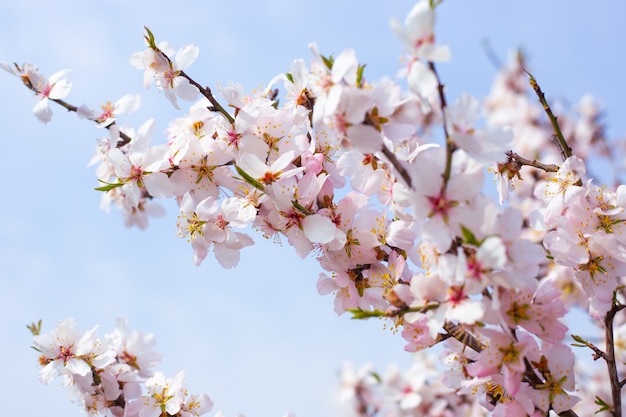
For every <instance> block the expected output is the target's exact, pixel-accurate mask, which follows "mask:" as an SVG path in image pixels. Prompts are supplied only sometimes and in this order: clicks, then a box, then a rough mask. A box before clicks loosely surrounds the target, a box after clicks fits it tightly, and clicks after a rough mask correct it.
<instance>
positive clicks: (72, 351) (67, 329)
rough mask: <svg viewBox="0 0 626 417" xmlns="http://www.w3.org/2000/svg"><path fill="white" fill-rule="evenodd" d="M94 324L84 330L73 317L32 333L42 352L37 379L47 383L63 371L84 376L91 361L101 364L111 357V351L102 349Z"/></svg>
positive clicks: (105, 363)
mask: <svg viewBox="0 0 626 417" xmlns="http://www.w3.org/2000/svg"><path fill="white" fill-rule="evenodd" d="M97 328H98V327H97V326H96V327H94V328H93V329H91V330H89V331H88V332H86V333H83V332H81V331H80V330H79V329H78V325H77V323H76V321H75V320H74V319H65V320H62V321H61V322H59V323H58V324H57V326H56V328H55V330H54V331H53V332H52V333H49V334H43V335H38V336H35V338H34V339H33V343H34V345H35V348H36V349H37V350H38V351H39V352H41V359H40V363H41V364H42V365H43V369H42V370H41V371H40V372H39V379H40V380H41V382H43V383H44V384H49V383H50V382H52V380H54V378H56V377H57V376H58V375H59V374H61V373H62V372H64V373H67V374H69V375H78V376H87V375H88V374H89V373H90V372H91V365H90V364H92V365H94V366H99V367H104V366H106V365H107V364H109V363H111V362H112V361H113V358H112V357H111V354H110V352H106V351H101V350H102V349H101V348H100V347H99V342H98V339H97V337H96V334H95V332H96V329H97Z"/></svg>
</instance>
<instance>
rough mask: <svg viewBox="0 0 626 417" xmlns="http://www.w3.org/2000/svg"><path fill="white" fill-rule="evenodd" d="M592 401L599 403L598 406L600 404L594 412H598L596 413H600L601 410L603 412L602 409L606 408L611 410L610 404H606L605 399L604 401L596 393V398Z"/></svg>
mask: <svg viewBox="0 0 626 417" xmlns="http://www.w3.org/2000/svg"><path fill="white" fill-rule="evenodd" d="M594 402H595V403H596V404H597V405H599V406H600V408H599V409H598V410H597V411H596V412H595V413H594V414H598V413H601V412H603V411H608V410H611V406H610V405H608V404H607V403H606V401H604V400H603V399H602V398H600V397H598V396H597V395H596V400H595V401H594Z"/></svg>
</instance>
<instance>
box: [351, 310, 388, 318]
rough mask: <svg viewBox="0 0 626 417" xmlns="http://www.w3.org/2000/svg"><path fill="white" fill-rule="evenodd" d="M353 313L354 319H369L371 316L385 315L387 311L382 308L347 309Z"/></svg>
mask: <svg viewBox="0 0 626 417" xmlns="http://www.w3.org/2000/svg"><path fill="white" fill-rule="evenodd" d="M346 311H347V312H348V313H352V319H353V320H363V319H369V318H370V317H384V316H385V312H384V311H380V310H361V309H360V308H349V309H347V310H346Z"/></svg>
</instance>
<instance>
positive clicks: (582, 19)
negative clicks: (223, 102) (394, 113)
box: [0, 0, 626, 417]
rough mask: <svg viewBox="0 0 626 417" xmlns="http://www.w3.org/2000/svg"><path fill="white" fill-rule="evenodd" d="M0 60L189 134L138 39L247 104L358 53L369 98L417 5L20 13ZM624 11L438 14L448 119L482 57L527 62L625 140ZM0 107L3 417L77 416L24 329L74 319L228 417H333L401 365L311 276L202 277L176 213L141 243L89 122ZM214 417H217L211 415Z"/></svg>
mask: <svg viewBox="0 0 626 417" xmlns="http://www.w3.org/2000/svg"><path fill="white" fill-rule="evenodd" d="M0 3H1V5H2V13H0V61H3V62H14V61H15V62H17V63H20V64H21V63H32V64H35V65H37V66H38V67H39V68H40V69H41V70H42V72H44V73H45V74H47V75H51V74H52V73H54V72H56V71H57V70H60V69H64V68H70V69H72V70H73V71H72V73H71V74H70V78H71V80H72V81H73V84H74V86H73V90H72V92H71V94H70V96H69V98H68V101H70V102H72V103H74V104H77V105H80V104H82V103H86V104H88V105H90V106H91V107H92V108H95V107H97V106H99V105H100V104H102V103H103V102H105V101H107V100H116V99H117V98H119V97H121V96H122V95H124V94H126V93H139V94H142V96H143V107H142V109H141V110H140V111H139V112H137V113H136V114H135V115H133V116H132V117H129V118H126V119H123V122H124V121H126V122H127V123H128V124H133V125H134V126H135V127H138V126H139V124H140V123H141V122H143V121H144V120H146V119H147V118H149V117H156V118H157V122H158V127H159V130H160V131H161V132H162V131H163V130H164V129H165V128H166V127H167V122H168V121H169V120H170V119H172V118H174V117H177V116H178V115H180V113H177V112H176V111H175V109H173V107H172V106H171V104H170V103H169V102H168V101H167V100H165V98H164V97H163V95H162V94H159V93H158V92H157V91H156V90H155V89H154V88H151V89H150V90H148V91H146V90H144V89H143V86H142V73H141V72H139V71H137V70H135V69H134V68H132V67H131V66H130V65H129V64H128V59H129V57H130V55H131V54H132V53H133V52H135V51H138V50H141V49H143V40H142V31H143V26H144V25H146V26H149V27H150V28H151V30H152V31H153V33H154V34H155V36H156V37H157V39H158V40H168V41H170V42H171V43H172V44H174V46H176V47H179V46H182V45H184V44H187V43H193V44H195V45H197V46H199V47H200V57H199V59H198V61H197V62H196V63H195V64H194V65H193V66H192V67H190V69H189V71H188V73H190V74H191V75H192V76H194V77H195V78H196V79H197V80H198V81H201V82H202V83H203V84H207V85H209V86H214V82H215V81H220V82H221V83H223V84H224V83H226V82H227V81H228V80H234V81H238V82H241V83H242V84H244V86H245V87H246V89H252V88H255V87H258V86H260V85H262V84H264V83H266V82H267V81H269V80H270V79H271V78H272V77H273V76H274V75H276V74H277V73H279V72H283V71H286V70H287V69H288V66H289V63H290V62H291V61H292V60H293V59H295V58H299V57H302V58H305V59H307V60H308V59H309V58H310V56H311V55H310V52H309V50H308V48H307V44H308V43H309V42H311V41H316V42H317V43H318V45H319V48H320V50H321V51H322V52H323V53H326V54H328V53H339V52H341V51H342V50H343V49H344V48H346V47H353V48H355V50H356V53H357V56H358V57H359V59H360V61H361V62H363V63H367V69H366V73H365V75H366V77H367V78H368V79H370V80H376V79H380V78H382V77H383V76H389V77H392V76H393V75H394V73H395V72H396V70H397V69H398V68H399V65H400V64H399V58H400V56H401V54H402V46H401V45H400V43H399V42H398V41H397V40H395V39H394V37H393V35H392V34H391V31H390V30H389V29H388V19H389V17H391V16H396V17H399V18H403V17H404V15H405V14H406V13H407V12H408V11H409V10H410V8H411V6H412V4H413V3H412V2H409V1H406V0H388V1H385V2H370V1H362V0H361V1H357V0H343V1H341V2H338V1H328V0H317V1H315V2H297V1H295V2H294V1H292V2H289V1H287V0H257V1H254V2H253V1H242V2H217V1H214V0H206V1H199V0H198V1H189V0H183V1H179V2H176V3H174V2H171V3H169V4H168V3H165V2H160V1H144V0H138V1H133V2H128V1H123V0H107V1H105V0H99V1H88V2H85V1H83V2H78V1H70V0H59V1H56V2H54V5H51V4H50V3H48V2H43V1H41V0H35V1H34V2H14V1H10V2H9V1H8V0H0ZM625 15H626V5H625V4H624V3H622V2H619V1H616V0H615V1H607V2H595V3H594V7H591V6H590V4H589V2H578V1H575V2H572V1H565V0H561V1H551V2H544V1H526V2H502V1H496V0H489V1H481V2H453V1H447V2H444V4H443V5H442V6H441V8H440V14H439V21H438V23H439V25H438V27H439V30H438V40H439V42H441V43H446V44H448V45H449V46H450V48H451V50H452V62H451V63H449V64H443V65H441V66H440V74H441V76H442V78H443V80H444V83H445V84H446V88H447V94H448V100H449V101H453V100H454V99H455V98H456V97H457V96H458V95H459V94H460V93H461V92H469V93H471V94H474V95H476V96H478V97H483V96H484V95H485V94H486V93H487V92H488V91H489V87H490V84H491V80H492V78H493V76H494V74H495V70H494V68H493V65H492V64H491V63H490V62H489V60H488V59H487V57H486V55H485V53H484V49H483V47H482V42H483V41H484V40H485V39H487V40H488V41H489V43H490V44H491V47H492V48H493V50H494V51H495V53H496V54H498V55H499V56H500V57H501V58H502V59H506V56H507V53H508V51H509V50H511V49H512V48H515V47H518V46H522V47H523V48H524V49H525V50H526V51H527V53H528V55H529V57H530V65H531V70H532V71H533V73H534V75H535V77H536V78H537V79H538V81H539V83H540V85H541V86H542V87H543V89H544V91H545V92H546V93H547V94H548V96H549V97H550V96H551V97H559V98H567V99H569V100H571V101H577V100H578V99H579V98H580V97H581V96H582V95H583V94H585V93H587V92H591V93H593V94H594V96H595V97H597V98H598V99H599V100H600V102H601V103H603V105H604V107H605V109H606V111H607V114H608V118H607V120H608V121H609V132H610V133H611V135H612V136H614V137H624V135H625V134H626V121H625V120H624V118H623V117H621V116H622V115H621V113H622V112H623V109H624V108H626V88H625V87H624V82H623V78H622V77H623V74H625V73H626V61H625V60H624V56H623V41H624V39H626V27H625V26H624V25H623V21H622V20H623V16H625ZM0 91H2V93H3V94H2V96H3V98H4V105H3V106H2V110H3V111H2V112H0V126H2V128H3V136H4V139H3V142H2V143H3V145H2V146H3V155H4V157H3V161H2V167H3V174H4V176H3V179H2V184H3V191H4V192H3V197H2V201H3V202H4V203H3V204H2V205H0V280H1V281H2V284H3V286H2V290H1V291H0V313H1V314H0V320H1V323H2V329H3V343H2V348H0V352H2V354H3V355H2V356H3V357H4V359H5V360H4V370H5V377H4V378H2V381H1V382H0V391H1V392H2V393H3V396H4V397H5V398H8V399H10V400H9V401H5V402H4V405H3V410H2V411H3V414H5V415H21V416H24V417H30V416H39V415H42V414H43V413H46V414H47V415H66V416H71V415H79V411H78V410H77V408H76V407H75V406H74V405H72V404H69V402H68V400H67V394H66V393H65V391H64V390H63V389H62V388H60V387H59V384H58V383H57V384H54V385H53V386H49V387H45V386H42V385H41V384H40V383H39V381H38V380H37V372H38V368H37V366H36V354H35V352H34V351H31V350H30V349H29V348H28V346H30V336H29V334H28V332H27V330H26V329H25V327H24V326H25V324H27V323H29V322H31V321H33V320H38V319H43V320H44V327H45V329H47V330H50V329H52V328H53V327H54V325H55V324H56V322H57V321H59V320H61V319H63V318H65V317H75V318H76V319H77V320H78V321H79V324H80V325H81V326H82V327H83V328H84V329H88V328H91V327H92V326H93V325H95V324H101V325H102V329H101V330H102V332H108V331H110V330H112V329H113V326H114V321H115V318H116V317H118V316H126V317H128V318H129V320H130V324H131V326H132V327H133V328H136V329H140V330H143V331H148V332H154V333H156V335H157V338H158V340H159V344H158V350H159V351H160V352H161V353H163V355H164V357H165V361H164V362H163V364H162V366H161V369H162V370H163V371H164V372H165V373H166V374H168V375H172V376H173V375H174V374H175V372H177V371H178V370H181V369H184V370H185V371H186V372H187V379H188V388H189V390H190V392H192V393H193V392H197V393H201V392H204V393H207V394H209V395H210V396H211V397H212V399H213V400H214V401H215V403H216V409H215V410H218V409H222V410H223V411H224V412H225V414H226V415H227V416H228V417H234V416H235V415H236V413H237V412H242V413H245V414H246V415H248V416H255V415H256V416H268V417H271V416H276V417H280V416H282V415H283V413H284V412H285V411H287V410H291V411H293V412H295V413H296V414H297V415H298V416H300V417H317V416H332V415H339V414H333V411H332V410H335V409H336V407H334V406H333V399H332V398H333V395H334V394H333V393H334V388H335V387H336V386H337V385H338V379H337V377H336V376H337V370H338V369H339V367H340V365H341V363H342V361H343V360H346V359H351V360H353V361H355V362H356V363H357V364H362V363H364V362H372V363H375V364H376V365H377V366H378V367H379V369H382V368H383V367H384V366H385V365H386V364H387V363H390V362H397V363H400V364H404V365H408V363H409V362H410V356H409V355H408V354H407V353H405V352H403V351H402V346H403V343H402V340H401V338H400V336H399V335H394V334H392V333H391V332H390V331H388V330H383V329H382V323H381V322H377V321H370V322H353V321H351V320H349V319H348V318H347V317H340V318H338V317H337V316H336V315H335V313H334V312H333V311H332V298H331V297H320V296H318V295H317V293H316V290H315V282H316V279H317V276H318V273H319V268H318V267H317V265H316V263H315V261H314V259H306V260H304V261H302V260H300V259H298V258H297V257H296V256H295V255H294V253H293V250H292V249H291V248H289V247H287V246H282V247H280V246H277V245H275V244H273V243H271V242H267V241H264V240H263V239H262V238H261V237H260V236H254V237H255V240H256V242H257V244H256V246H254V247H252V248H248V250H245V251H244V252H243V253H242V261H241V263H240V265H239V267H238V268H236V269H235V270H229V271H226V270H223V269H222V268H221V267H220V266H219V265H218V264H217V262H215V261H214V260H213V259H212V257H211V256H209V257H208V258H207V260H206V261H205V263H204V264H203V265H202V266H201V267H194V266H193V264H192V251H191V249H190V248H189V247H188V246H187V244H186V242H185V241H183V240H181V239H179V238H177V237H176V235H175V218H176V214H177V213H176V209H175V206H174V204H172V203H168V204H166V208H167V210H168V214H167V216H166V217H165V218H164V219H161V220H157V221H153V222H152V224H151V227H150V228H149V229H148V230H146V231H139V230H136V229H126V228H125V227H124V225H123V223H122V221H121V216H120V215H119V213H117V212H112V213H111V214H108V215H107V214H106V213H104V212H102V211H100V210H99V209H98V207H99V201H100V195H99V194H98V193H97V192H96V191H93V188H94V187H95V186H97V184H96V181H95V175H94V171H93V169H91V168H87V167H86V163H87V162H88V161H89V159H90V158H91V156H92V154H93V152H94V149H95V141H94V139H95V138H96V137H98V135H99V134H100V132H99V131H97V130H96V129H94V128H93V126H91V125H90V124H89V123H88V122H85V121H80V120H78V119H77V118H76V117H75V116H74V115H73V114H67V113H66V112H65V111H63V110H62V109H61V108H55V109H54V112H55V115H54V118H53V121H52V122H51V123H50V124H49V125H43V124H41V123H39V122H37V121H36V119H35V118H34V116H33V115H32V112H31V110H32V107H33V106H34V105H35V100H34V99H33V97H32V94H31V93H30V92H29V91H28V90H26V89H25V88H24V87H23V86H22V85H21V84H20V82H19V80H17V79H15V78H13V77H11V76H10V75H9V74H7V73H4V72H2V73H0ZM213 414H214V412H212V413H211V415H213Z"/></svg>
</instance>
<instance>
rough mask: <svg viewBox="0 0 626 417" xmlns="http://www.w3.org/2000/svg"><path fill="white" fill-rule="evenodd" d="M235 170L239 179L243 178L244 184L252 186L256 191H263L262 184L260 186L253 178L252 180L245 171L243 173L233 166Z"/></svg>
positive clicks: (236, 166)
mask: <svg viewBox="0 0 626 417" xmlns="http://www.w3.org/2000/svg"><path fill="white" fill-rule="evenodd" d="M235 169H236V170H237V173H238V174H239V175H241V178H243V180H244V181H245V182H247V183H248V184H250V185H251V186H253V187H254V188H256V189H257V190H261V191H263V190H264V189H265V187H263V184H261V183H260V182H258V181H257V180H255V179H254V178H252V177H251V176H250V175H249V174H248V173H247V172H246V171H244V170H243V169H241V168H239V166H238V165H235Z"/></svg>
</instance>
